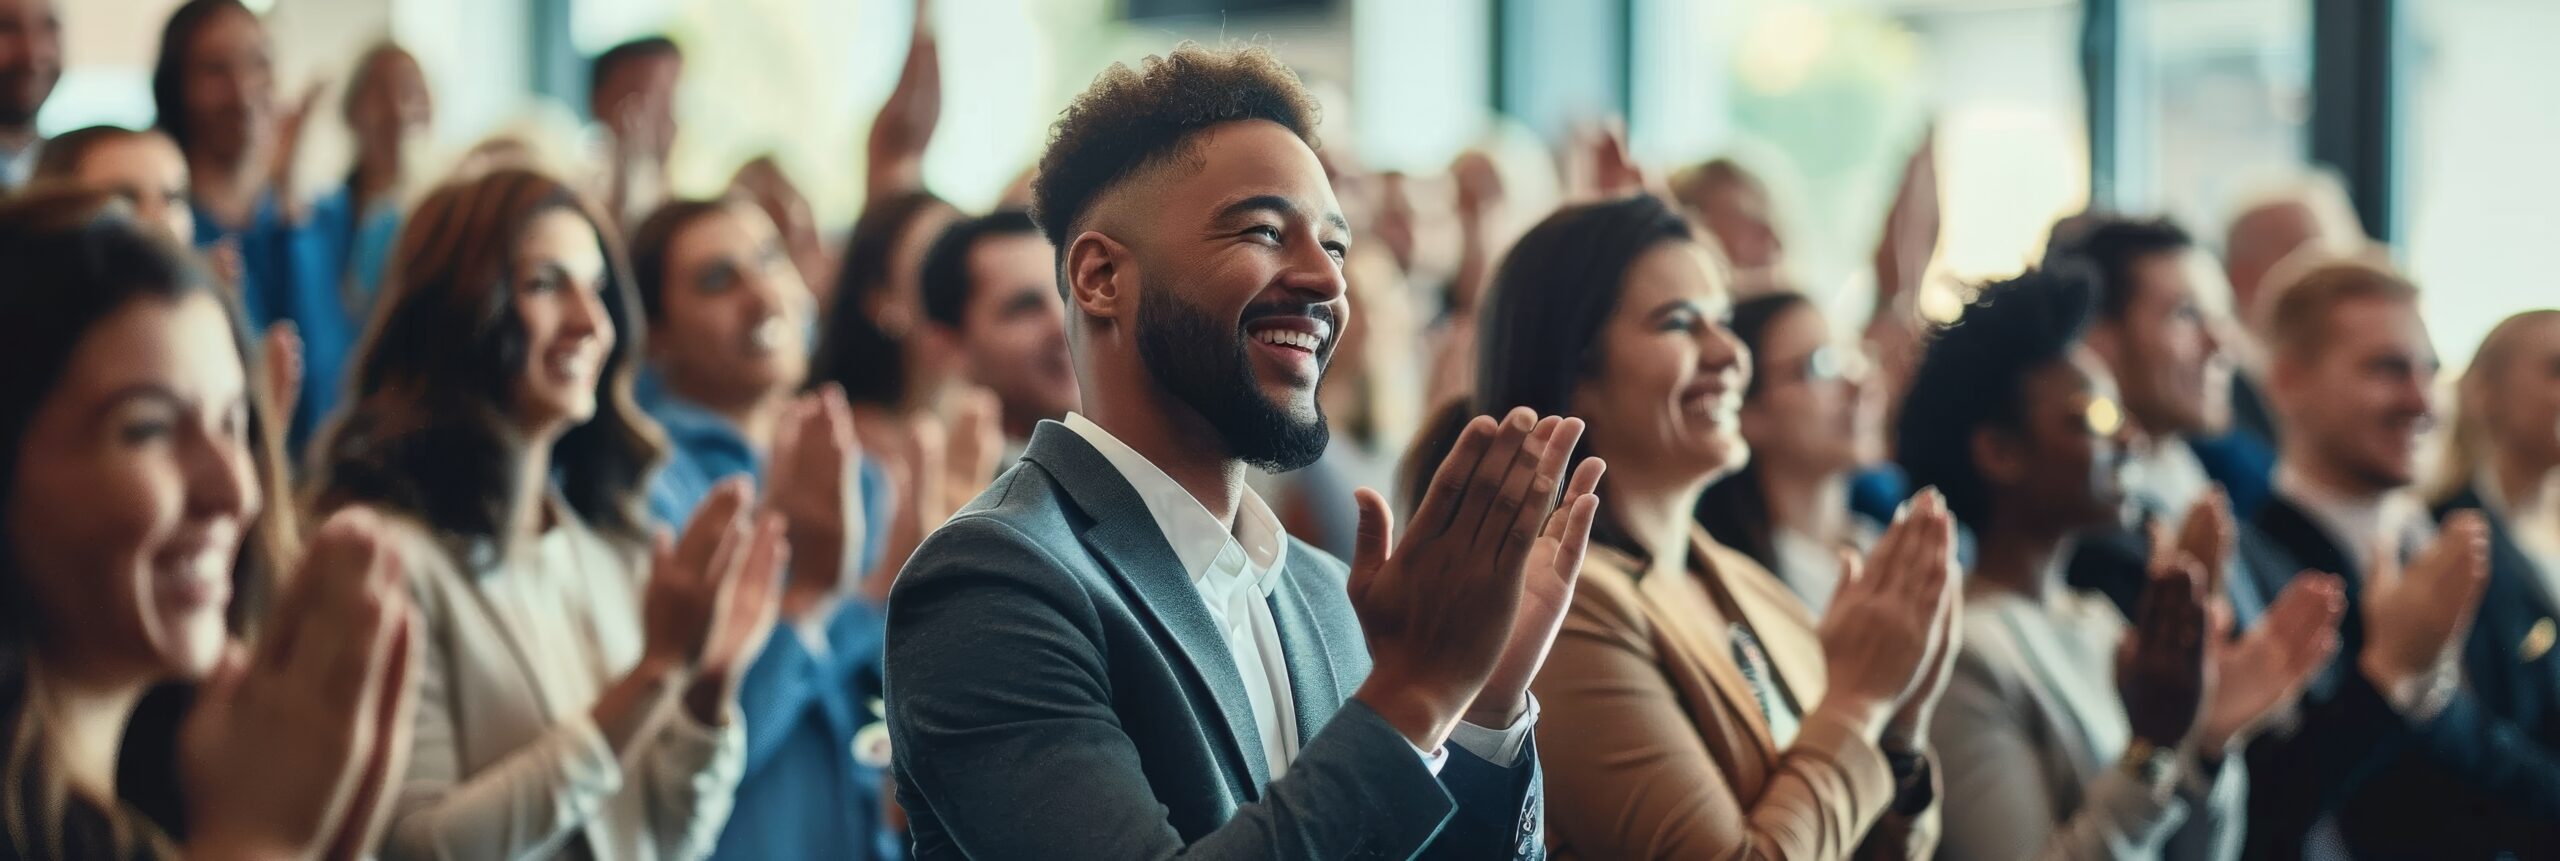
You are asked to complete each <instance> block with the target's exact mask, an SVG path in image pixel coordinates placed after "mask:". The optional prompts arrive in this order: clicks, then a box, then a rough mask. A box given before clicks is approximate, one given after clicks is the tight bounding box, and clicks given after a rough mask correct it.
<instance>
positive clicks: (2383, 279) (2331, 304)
mask: <svg viewBox="0 0 2560 861" xmlns="http://www.w3.org/2000/svg"><path fill="white" fill-rule="evenodd" d="M2268 281H2269V282H2270V283H2271V285H2272V287H2273V289H2272V290H2271V291H2270V292H2269V294H2268V296H2267V314H2266V323H2267V346H2268V347H2269V349H2270V350H2271V352H2273V353H2274V354H2275V355H2277V356H2284V355H2287V354H2292V355H2302V354H2304V351H2310V352H2314V353H2316V352H2318V350H2319V349H2320V348H2321V347H2322V346H2324V345H2325V344H2326V343H2327V342H2328V340H2329V331H2328V329H2329V315H2330V312H2331V311H2333V310H2335V309H2336V308H2337V307H2338V306H2340V305H2344V304H2346V303H2348V302H2354V301H2359V300H2369V299H2379V300H2387V301H2393V302H2416V301H2417V300H2418V285H2416V284H2413V283H2410V281H2409V279H2408V278H2406V277H2403V276H2402V275H2401V274H2400V273H2399V271H2398V270H2395V269H2393V268H2392V267H2391V264H2390V263H2389V262H2387V261H2385V260H2383V259H2381V258H2379V257H2378V256H2375V255H2371V254H2364V255H2357V256H2352V257H2339V256H2335V255H2321V256H2317V257H2309V256H2302V255H2297V256H2296V257H2295V258H2292V259H2289V260H2287V261H2286V265H2284V266H2281V267H2279V268H2278V269H2277V270H2275V271H2273V272H2271V273H2269V275H2268Z"/></svg>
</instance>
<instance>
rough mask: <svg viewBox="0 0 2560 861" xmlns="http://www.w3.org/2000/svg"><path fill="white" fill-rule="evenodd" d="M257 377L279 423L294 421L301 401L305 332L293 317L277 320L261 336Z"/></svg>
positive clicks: (269, 407) (268, 404)
mask: <svg viewBox="0 0 2560 861" xmlns="http://www.w3.org/2000/svg"><path fill="white" fill-rule="evenodd" d="M258 380H259V382H260V383H261V384H263V385H265V386H266V388H267V408H268V409H271V410H273V411H274V412H273V415H275V416H276V417H277V418H276V420H277V421H278V422H291V421H292V420H293V408H294V407H295V406H296V405H298V404H300V403H301V401H302V334H301V332H300V330H297V329H295V328H294V325H293V321H291V320H277V321H275V322H274V323H273V324H270V325H269V326H267V333H266V335H265V336H264V337H261V338H259V339H258Z"/></svg>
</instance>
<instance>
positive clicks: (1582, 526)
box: [1466, 419, 1609, 729]
mask: <svg viewBox="0 0 2560 861" xmlns="http://www.w3.org/2000/svg"><path fill="white" fill-rule="evenodd" d="M1582 429H1583V428H1582V420H1581V419H1565V420H1563V421H1561V422H1541V423H1540V424H1539V428H1538V430H1537V431H1534V432H1532V433H1531V434H1530V436H1529V442H1528V443H1527V445H1526V446H1525V448H1526V450H1529V451H1536V452H1539V453H1540V454H1539V457H1540V458H1541V459H1542V460H1543V459H1544V458H1548V457H1556V458H1565V459H1568V460H1569V459H1570V458H1572V456H1573V446H1574V443H1576V442H1578V441H1580V440H1581V438H1582ZM1608 468H1609V465H1608V464H1607V463H1605V462H1603V461H1601V460H1600V459H1599V458H1596V457H1595V458H1587V459H1585V460H1583V462H1582V464H1581V465H1580V466H1577V467H1574V470H1573V480H1572V481H1571V482H1570V483H1569V484H1567V485H1566V488H1565V492H1564V498H1563V499H1562V500H1559V501H1557V502H1556V503H1554V505H1555V510H1554V511H1551V512H1549V513H1548V514H1547V519H1546V525H1545V527H1544V528H1542V529H1540V530H1538V539H1537V541H1536V543H1534V544H1531V545H1530V547H1529V561H1528V563H1527V567H1526V568H1524V569H1523V571H1522V576H1523V577H1524V578H1526V579H1525V581H1524V583H1523V588H1522V590H1521V592H1520V615H1519V616H1518V617H1517V618H1515V619H1513V620H1512V623H1511V640H1510V643H1509V645H1506V646H1504V647H1503V651H1502V661H1501V662H1500V663H1498V664H1495V665H1494V668H1493V675H1492V676H1489V677H1487V678H1486V679H1485V683H1484V692H1483V693H1481V694H1478V695H1477V696H1476V701H1475V704H1474V706H1473V707H1471V708H1470V709H1468V714H1467V716H1466V720H1467V722H1468V723H1471V724H1475V725H1477V726H1481V727H1491V728H1496V729H1499V728H1502V727H1507V726H1510V725H1512V724H1513V723H1516V722H1518V721H1519V719H1520V714H1521V712H1523V711H1526V710H1527V709H1528V707H1529V681H1530V680H1531V679H1534V678H1537V676H1538V669H1539V668H1540V667H1544V666H1546V663H1547V650H1548V649H1549V648H1550V647H1552V646H1554V645H1555V641H1556V631H1557V630H1558V629H1560V628H1562V627H1564V612H1565V609H1566V608H1568V607H1571V606H1573V586H1574V584H1575V583H1578V582H1581V580H1582V559H1583V556H1584V555H1585V552H1586V551H1588V550H1589V549H1590V547H1591V521H1592V519H1593V518H1595V517H1597V516H1598V514H1599V512H1600V497H1599V496H1598V495H1597V494H1598V492H1599V489H1600V475H1601V473H1604V472H1607V471H1608ZM1550 486H1552V485H1550ZM1530 489H1531V490H1532V491H1538V490H1540V488H1539V487H1538V486H1536V485H1534V484H1533V485H1532V486H1531V488H1530Z"/></svg>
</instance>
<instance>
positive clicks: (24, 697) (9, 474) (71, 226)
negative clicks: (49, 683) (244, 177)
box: [0, 189, 294, 858]
mask: <svg viewBox="0 0 2560 861" xmlns="http://www.w3.org/2000/svg"><path fill="white" fill-rule="evenodd" d="M0 272H7V273H9V279H10V280H9V281H8V283H7V284H6V286H5V287H0V367H6V368H8V369H9V372H8V373H6V374H0V512H6V511H8V510H10V509H12V508H14V507H15V506H16V505H18V504H19V503H20V500H18V499H17V498H16V494H17V486H18V476H17V469H18V464H19V463H20V462H21V459H22V458H24V457H25V456H27V453H26V452H25V451H23V449H24V447H25V445H26V433H27V428H28V427H29V425H30V424H32V423H33V421H34V420H35V416H36V414H37V413H38V411H40V410H42V409H43V406H44V403H45V401H46V400H48V399H49V398H50V397H51V396H52V394H53V389H54V386H55V385H56V384H58V383H59V382H60V381H61V380H62V378H63V377H64V375H65V373H66V372H67V371H68V370H69V365H70V362H71V357H72V355H73V353H74V352H75V351H76V350H78V348H79V345H80V343H81V341H82V340H84V339H85V338H86V337H87V335H88V333H89V331H90V330H91V329H94V328H96V326H97V325H98V323H100V322H101V321H103V320H105V319H107V318H108V317H110V316H112V315H114V314H115V313H116V312H117V311H118V310H119V309H122V308H124V307H125V306H126V305H128V304H130V303H133V302H140V301H155V302H176V301H179V300H181V299H185V298H188V297H191V296H195V295H197V294H199V293H206V294H211V295H213V296H214V297H215V298H216V299H217V300H219V301H220V302H221V304H222V305H223V308H224V311H225V313H226V315H227V316H228V317H229V319H230V321H231V324H232V339H233V347H234V348H235V349H238V350H239V351H240V356H241V357H242V360H243V366H244V369H245V370H246V371H247V372H248V373H249V375H250V379H253V380H254V379H259V378H260V377H261V375H260V374H259V373H258V369H257V368H256V367H254V366H253V365H251V364H250V362H249V357H250V356H251V355H253V353H252V352H251V351H250V350H248V349H247V336H246V334H245V332H244V330H243V329H242V326H241V322H240V321H241V319H242V318H241V315H240V310H239V306H238V304H237V303H236V302H235V301H233V300H232V298H231V297H230V296H228V295H227V294H226V293H224V292H223V291H221V290H220V289H218V288H217V287H216V285H215V282H214V280H213V279H212V278H211V277H210V276H209V275H207V274H206V273H205V271H204V270H203V269H202V268H201V267H200V266H199V265H198V264H197V263H196V262H195V260H194V259H193V258H192V257H190V256H189V255H188V254H187V252H186V251H184V250H182V249H180V248H178V247H176V246H174V245H171V244H169V243H168V242H167V240H165V239H164V238H162V237H158V236H155V235H153V234H152V233H151V232H150V230H149V229H148V228H145V227H143V226H140V225H137V224H135V223H134V222H133V221H132V219H131V217H130V215H129V214H128V213H126V212H125V211H124V208H123V207H122V206H121V205H119V204H117V203H115V202H114V201H113V199H112V198H110V197H109V196H107V195H104V194H100V193H92V192H78V191H69V190H60V189H57V190H53V191H40V192H37V193H34V194H31V195H28V196H25V197H21V198H19V199H18V200H16V201H13V202H11V203H9V204H8V205H6V206H0ZM250 391H251V395H250V404H249V416H250V426H249V432H250V434H251V437H250V438H251V439H252V440H254V441H255V442H254V443H253V446H252V456H253V459H254V461H255V465H256V470H257V481H258V483H259V484H260V485H261V486H262V490H263V491H264V494H263V495H264V498H265V499H266V500H268V502H267V508H266V510H265V512H264V513H262V514H261V515H260V516H259V517H258V519H257V521H256V522H255V523H254V524H253V525H252V526H251V528H250V530H249V535H248V540H245V541H243V542H242V543H241V551H240V558H239V559H238V560H237V561H236V562H235V564H234V565H233V569H232V580H233V584H232V589H233V592H232V594H233V595H234V596H235V597H234V599H233V601H232V604H231V606H230V608H229V609H228V616H229V621H230V625H231V629H232V630H233V631H234V632H240V631H243V630H245V629H246V627H247V626H248V623H249V622H250V621H251V620H253V619H254V618H255V616H256V614H257V613H258V612H260V610H261V609H262V608H263V607H264V604H265V600H266V597H267V596H268V595H269V594H270V593H272V591H273V588H272V586H273V575H274V573H275V572H276V571H277V570H278V566H279V565H280V564H281V563H283V562H285V561H287V560H290V559H291V558H292V557H293V555H294V547H293V538H294V535H293V529H292V527H293V525H294V523H293V522H294V517H293V516H292V514H291V512H290V511H289V510H288V509H289V507H290V506H289V505H288V504H287V502H286V500H285V499H284V494H283V489H284V486H285V485H284V481H283V471H282V460H283V457H282V448H281V446H282V440H281V437H280V436H279V435H278V433H277V428H276V423H275V422H272V421H268V420H267V417H268V416H270V415H272V414H273V409H272V404H271V403H269V402H268V401H267V400H266V398H265V397H264V394H265V392H264V390H263V388H261V387H257V386H252V387H251V390H250ZM5 522H6V521H5V520H0V523H5ZM18 541H19V536H15V535H11V534H9V533H8V532H7V531H6V530H5V529H4V528H0V854H6V855H9V856H11V857H26V858H156V857H175V856H176V850H175V847H174V846H172V845H171V844H170V842H169V840H168V839H167V837H166V834H165V833H164V830H163V826H164V825H169V824H171V823H169V822H168V821H166V820H164V821H163V822H161V823H154V822H152V821H151V820H150V819H148V818H146V817H145V816H143V815H141V814H139V813H137V812H136V811H135V810H133V809H132V808H128V807H125V806H122V805H111V804H110V803H108V802H107V801H106V800H104V799H94V798H88V797H84V796H82V795H81V794H80V793H79V792H77V791H74V790H73V789H72V788H71V786H70V785H69V783H68V780H67V778H66V777H65V776H64V769H63V768H62V766H61V763H60V762H59V761H58V759H57V754H56V752H55V750H54V748H53V744H54V743H55V740H56V737H57V733H56V731H55V730H54V728H53V727H52V726H50V721H51V718H50V716H49V709H48V708H47V707H46V705H45V703H46V702H47V699H48V697H47V694H46V692H45V690H44V688H45V685H44V680H43V674H42V673H40V672H37V671H36V670H37V668H36V667H35V666H34V655H33V651H34V648H35V645H36V644H35V643H34V642H33V638H34V622H35V620H34V619H32V618H29V617H28V615H27V614H29V613H31V612H33V609H34V608H33V607H32V601H30V600H29V599H28V597H27V595H26V592H25V588H24V582H23V580H24V577H25V574H24V572H22V571H21V570H19V562H18V560H19V558H20V557H19V549H18ZM136 723H137V728H136V729H134V730H133V731H131V732H129V733H128V737H131V736H132V735H133V734H134V733H139V732H146V730H143V729H141V728H140V726H139V725H140V724H144V723H152V722H151V721H145V720H142V719H139V718H137V721H136ZM127 759H128V760H131V759H133V757H131V756H128V757H127ZM173 765H174V763H173V762H169V761H166V760H163V761H159V762H148V763H145V762H132V761H128V762H125V763H123V767H122V771H123V772H124V773H126V774H142V775H153V776H158V777H162V778H164V779H163V780H160V781H159V783H161V784H164V785H158V786H148V787H142V786H128V787H126V788H130V789H140V790H143V791H145V792H160V793H164V794H165V793H167V791H168V790H169V789H170V787H168V786H166V785H165V784H166V783H168V781H167V780H166V779H165V778H166V777H167V773H168V772H169V771H170V770H171V767H172V766H173ZM119 783H132V781H123V780H120V781H119ZM169 797H171V798H174V795H170V796H169ZM151 806H152V807H155V808H157V807H159V806H160V805H151Z"/></svg>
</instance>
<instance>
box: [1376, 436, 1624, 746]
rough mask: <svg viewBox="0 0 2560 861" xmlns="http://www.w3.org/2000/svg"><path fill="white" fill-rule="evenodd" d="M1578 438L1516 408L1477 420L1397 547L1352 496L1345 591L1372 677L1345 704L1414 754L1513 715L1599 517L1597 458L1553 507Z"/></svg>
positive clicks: (1379, 518) (1382, 513)
mask: <svg viewBox="0 0 2560 861" xmlns="http://www.w3.org/2000/svg"><path fill="white" fill-rule="evenodd" d="M1581 438H1582V422H1581V420H1579V419H1570V418H1556V417H1552V416H1550V417H1547V418H1543V419H1541V418H1538V417H1537V415H1536V414H1535V413H1533V412H1531V411H1529V410H1528V409H1526V408H1521V409H1515V410H1513V411H1511V413H1510V414H1509V415H1507V416H1505V417H1504V418H1503V419H1502V420H1500V421H1498V422H1497V421H1495V420H1494V419H1492V418H1489V417H1481V416H1480V417H1478V418H1476V419H1475V420H1474V421H1472V422H1469V423H1468V424H1467V426H1466V429H1465V430H1464V431H1463V432H1461V433H1460V434H1459V436H1458V441H1457V444H1456V445H1455V446H1453V447H1452V448H1451V450H1450V453H1449V457H1448V459H1447V460H1444V461H1442V462H1441V464H1440V468H1439V470H1438V471H1437V472H1436V473H1434V474H1433V477H1432V480H1431V485H1430V489H1429V490H1428V491H1426V492H1425V494H1424V496H1423V499H1422V502H1421V504H1420V505H1419V506H1417V507H1416V508H1415V511H1414V515H1413V522H1412V523H1411V524H1409V525H1408V528H1407V530H1406V532H1405V534H1404V536H1403V537H1402V538H1401V539H1398V538H1396V536H1395V534H1394V522H1393V517H1392V515H1390V514H1389V513H1388V510H1387V504H1386V500H1385V499H1384V498H1383V497H1381V496H1379V495H1378V493H1377V492H1376V491H1374V490H1369V489H1366V488H1363V489H1362V490H1361V491H1360V492H1359V493H1358V494H1357V495H1356V497H1355V498H1356V500H1357V503H1358V505H1359V509H1360V527H1359V534H1358V544H1357V547H1356V548H1355V550H1354V552H1353V554H1352V556H1353V558H1352V561H1351V579H1350V583H1349V591H1350V598H1351V604H1352V607H1353V609H1354V610H1356V611H1357V612H1358V613H1359V616H1360V630H1361V634H1362V636H1363V638H1364V639H1366V640H1367V641H1368V646H1369V655H1370V659H1371V661H1372V662H1373V664H1374V666H1375V669H1373V670H1372V671H1371V672H1370V674H1369V679H1368V681H1367V682H1365V683H1363V684H1362V685H1361V686H1360V690H1359V691H1358V692H1357V693H1356V694H1354V697H1355V698H1356V699H1359V700H1360V701H1361V702H1363V703H1366V704H1368V705H1369V707H1371V708H1373V709H1376V710H1377V712H1378V713H1379V714H1380V715H1381V716H1383V717H1385V718H1386V720H1387V722H1388V723H1389V724H1391V725H1393V726H1395V728H1396V729H1397V730H1399V731H1401V732H1403V733H1404V735H1405V738H1406V739H1407V740H1409V741H1411V742H1413V744H1414V746H1416V747H1419V748H1422V749H1424V750H1437V749H1439V747H1440V745H1441V743H1442V742H1443V741H1445V740H1446V739H1447V738H1448V735H1449V732H1450V730H1451V729H1452V728H1454V727H1455V726H1456V724H1457V722H1458V721H1459V720H1461V719H1462V718H1463V719H1465V720H1468V721H1469V722H1473V723H1477V724H1478V725H1479V726H1486V725H1490V726H1508V725H1510V724H1511V723H1512V722H1514V721H1515V720H1516V719H1517V718H1518V715H1519V712H1520V710H1521V709H1522V708H1523V707H1524V706H1525V703H1526V702H1527V699H1526V698H1527V689H1528V682H1529V679H1530V678H1531V677H1533V676H1535V675H1537V671H1538V667H1539V665H1540V664H1541V663H1542V662H1544V660H1545V656H1546V653H1547V649H1548V647H1549V646H1551V645H1552V644H1553V643H1554V639H1555V633H1556V629H1557V627H1558V626H1560V625H1561V624H1562V622H1563V615H1564V610H1565V608H1566V606H1568V605H1569V604H1570V603H1571V597H1572V593H1573V586H1574V583H1575V582H1577V580H1578V579H1579V578H1580V576H1581V573H1582V564H1581V562H1582V557H1583V554H1584V551H1585V549H1586V548H1587V547H1588V542H1589V539H1590V530H1591V521H1592V518H1593V517H1594V516H1595V515H1596V513H1597V511H1598V509H1599V498H1598V497H1597V496H1594V495H1592V490H1593V489H1594V488H1596V487H1597V486H1598V484H1599V481H1600V472H1601V470H1603V469H1604V468H1605V465H1603V464H1601V463H1600V462H1599V461H1598V460H1597V459H1592V460H1588V461H1585V462H1584V463H1583V465H1582V466H1581V467H1580V468H1578V469H1576V470H1575V472H1574V476H1573V481H1572V489H1573V491H1574V492H1573V493H1572V494H1571V495H1570V497H1569V498H1565V499H1563V500H1559V499H1558V494H1557V491H1558V489H1559V488H1560V487H1563V486H1564V478H1565V467H1566V465H1567V464H1568V463H1569V462H1570V461H1571V460H1572V458H1573V449H1574V445H1575V443H1577V442H1579V441H1581ZM1539 560H1544V565H1543V566H1540V565H1537V564H1533V563H1536V562H1538V561H1539Z"/></svg>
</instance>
